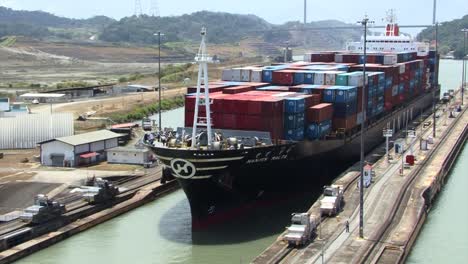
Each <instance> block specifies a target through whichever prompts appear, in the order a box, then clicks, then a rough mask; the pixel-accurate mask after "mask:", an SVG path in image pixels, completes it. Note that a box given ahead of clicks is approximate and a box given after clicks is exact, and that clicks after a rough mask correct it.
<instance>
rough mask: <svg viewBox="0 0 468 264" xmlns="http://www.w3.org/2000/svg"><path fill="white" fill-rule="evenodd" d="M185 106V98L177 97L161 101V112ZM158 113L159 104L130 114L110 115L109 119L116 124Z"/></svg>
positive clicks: (137, 109)
mask: <svg viewBox="0 0 468 264" xmlns="http://www.w3.org/2000/svg"><path fill="white" fill-rule="evenodd" d="M184 104H185V98H184V97H183V96H177V97H174V98H170V99H163V100H161V110H162V111H167V110H171V109H174V108H178V107H182V106H184ZM157 112H159V103H154V104H150V105H147V106H140V107H137V108H136V109H134V110H133V111H131V112H130V113H120V114H112V115H111V116H110V119H112V121H114V122H117V123H123V122H133V121H136V120H141V119H143V118H145V117H147V116H150V115H153V114H155V113H157Z"/></svg>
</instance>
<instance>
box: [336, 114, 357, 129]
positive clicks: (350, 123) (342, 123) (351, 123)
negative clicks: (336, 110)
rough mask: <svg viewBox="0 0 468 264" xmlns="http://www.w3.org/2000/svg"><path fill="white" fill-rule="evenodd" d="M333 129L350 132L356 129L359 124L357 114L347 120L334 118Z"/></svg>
mask: <svg viewBox="0 0 468 264" xmlns="http://www.w3.org/2000/svg"><path fill="white" fill-rule="evenodd" d="M332 122H333V125H332V126H333V129H335V130H336V129H345V130H349V129H351V128H354V127H355V126H356V123H357V116H356V114H354V115H351V116H348V117H346V118H333V121H332Z"/></svg>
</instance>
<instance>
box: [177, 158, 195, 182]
mask: <svg viewBox="0 0 468 264" xmlns="http://www.w3.org/2000/svg"><path fill="white" fill-rule="evenodd" d="M171 168H172V170H173V171H174V174H175V176H176V177H179V178H182V179H190V178H192V177H193V176H195V173H197V169H196V168H195V165H193V163H191V162H190V161H187V160H184V159H173V160H171Z"/></svg>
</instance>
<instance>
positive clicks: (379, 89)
mask: <svg viewBox="0 0 468 264" xmlns="http://www.w3.org/2000/svg"><path fill="white" fill-rule="evenodd" d="M377 94H378V95H382V94H385V84H380V85H379V86H378V87H377Z"/></svg>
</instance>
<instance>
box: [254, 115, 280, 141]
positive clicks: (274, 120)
mask: <svg viewBox="0 0 468 264" xmlns="http://www.w3.org/2000/svg"><path fill="white" fill-rule="evenodd" d="M261 120H262V121H261V127H260V128H259V131H267V132H270V134H271V138H272V139H282V138H284V129H283V115H281V116H274V117H269V118H262V119H261Z"/></svg>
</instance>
